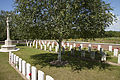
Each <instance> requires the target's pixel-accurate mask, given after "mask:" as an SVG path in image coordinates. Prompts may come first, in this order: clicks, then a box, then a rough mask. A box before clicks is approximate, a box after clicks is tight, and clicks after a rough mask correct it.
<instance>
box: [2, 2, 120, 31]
mask: <svg viewBox="0 0 120 80" xmlns="http://www.w3.org/2000/svg"><path fill="white" fill-rule="evenodd" d="M104 1H105V2H106V3H110V4H111V7H112V8H113V9H114V11H112V13H113V14H115V15H116V16H117V18H118V20H117V23H115V22H114V24H113V25H110V27H109V28H107V29H106V30H113V31H120V0H104ZM13 2H14V0H0V10H5V11H11V10H14V8H13Z"/></svg>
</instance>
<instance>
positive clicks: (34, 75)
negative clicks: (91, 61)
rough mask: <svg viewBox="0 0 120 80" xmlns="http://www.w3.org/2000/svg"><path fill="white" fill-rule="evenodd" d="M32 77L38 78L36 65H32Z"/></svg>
mask: <svg viewBox="0 0 120 80" xmlns="http://www.w3.org/2000/svg"><path fill="white" fill-rule="evenodd" d="M31 69H32V79H31V80H37V69H36V67H34V66H32V68H31Z"/></svg>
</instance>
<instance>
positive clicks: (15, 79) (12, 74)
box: [0, 52, 24, 80]
mask: <svg viewBox="0 0 120 80" xmlns="http://www.w3.org/2000/svg"><path fill="white" fill-rule="evenodd" d="M0 80H24V79H23V78H22V77H21V76H20V75H19V74H18V73H17V72H16V71H15V70H14V69H13V67H11V65H10V64H9V63H8V53H1V52H0Z"/></svg>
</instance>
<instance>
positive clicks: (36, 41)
mask: <svg viewBox="0 0 120 80" xmlns="http://www.w3.org/2000/svg"><path fill="white" fill-rule="evenodd" d="M37 44H38V42H37V40H36V49H37V47H38V46H37Z"/></svg>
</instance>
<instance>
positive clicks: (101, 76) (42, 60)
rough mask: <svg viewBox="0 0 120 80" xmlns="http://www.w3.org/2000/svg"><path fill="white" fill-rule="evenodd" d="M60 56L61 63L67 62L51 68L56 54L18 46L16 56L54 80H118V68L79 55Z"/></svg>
mask: <svg viewBox="0 0 120 80" xmlns="http://www.w3.org/2000/svg"><path fill="white" fill-rule="evenodd" d="M68 53H69V52H66V53H65V54H62V61H68V64H66V65H63V66H53V65H51V64H50V62H51V61H54V60H57V54H56V53H50V52H48V51H43V50H40V49H35V48H30V47H26V46H20V51H18V52H15V54H16V55H18V56H19V57H21V58H22V59H24V60H26V61H27V62H28V63H30V64H32V65H33V66H36V67H37V69H39V70H42V71H44V72H45V74H48V75H51V76H52V77H53V78H54V79H55V80H119V79H120V67H118V66H111V65H108V64H105V63H101V62H98V61H92V60H84V59H82V58H81V57H80V53H76V54H75V55H68Z"/></svg>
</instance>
